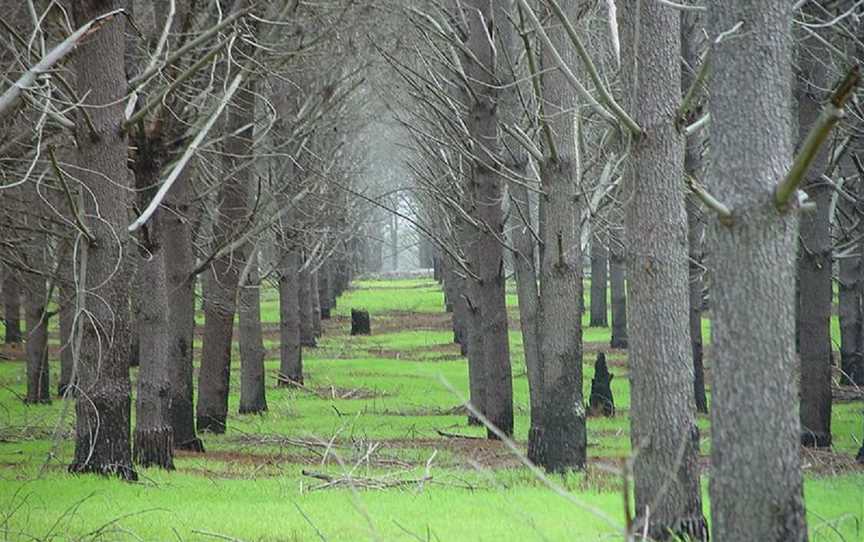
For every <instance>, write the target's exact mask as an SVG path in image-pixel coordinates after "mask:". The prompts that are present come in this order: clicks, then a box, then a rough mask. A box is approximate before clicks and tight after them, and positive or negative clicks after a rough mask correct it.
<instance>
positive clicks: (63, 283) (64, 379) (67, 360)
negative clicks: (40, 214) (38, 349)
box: [57, 240, 75, 397]
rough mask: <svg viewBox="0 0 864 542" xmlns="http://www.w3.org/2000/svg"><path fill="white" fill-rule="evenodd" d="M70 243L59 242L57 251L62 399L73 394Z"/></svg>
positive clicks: (73, 310) (73, 332)
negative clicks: (71, 387) (68, 391)
mask: <svg viewBox="0 0 864 542" xmlns="http://www.w3.org/2000/svg"><path fill="white" fill-rule="evenodd" d="M71 245H72V243H71V241H68V240H62V241H60V248H59V250H58V253H59V257H60V258H62V261H61V262H60V264H59V266H58V267H59V277H58V294H59V295H58V298H59V305H60V306H59V314H58V320H59V328H60V379H59V380H58V381H57V395H59V396H60V397H64V396H65V395H66V392H67V390H70V393H74V390H72V389H70V387H69V385H70V384H71V383H72V373H73V371H74V363H75V357H74V356H73V351H72V341H73V338H74V336H75V330H74V325H75V283H74V281H73V280H72V278H73V275H74V263H73V260H72V246H71Z"/></svg>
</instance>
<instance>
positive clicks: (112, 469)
mask: <svg viewBox="0 0 864 542" xmlns="http://www.w3.org/2000/svg"><path fill="white" fill-rule="evenodd" d="M69 473H70V474H98V475H100V476H108V477H117V478H120V479H121V480H125V481H127V482H137V481H138V473H137V472H135V469H134V468H132V465H117V464H115V463H111V464H107V465H100V464H96V463H94V462H87V463H72V464H71V465H69Z"/></svg>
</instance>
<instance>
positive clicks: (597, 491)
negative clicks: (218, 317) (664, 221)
mask: <svg viewBox="0 0 864 542" xmlns="http://www.w3.org/2000/svg"><path fill="white" fill-rule="evenodd" d="M355 287H356V288H355V289H354V290H352V291H350V292H348V293H347V294H346V295H344V296H343V297H342V298H340V300H339V303H338V307H337V309H336V310H335V311H334V319H333V320H332V321H330V322H328V323H326V326H325V335H324V337H323V338H322V340H321V341H320V345H319V348H317V349H315V350H308V351H307V352H306V355H305V363H306V374H307V383H306V388H305V389H291V390H289V389H284V388H275V387H274V386H273V383H274V378H273V376H274V375H275V371H276V369H277V367H278V360H277V359H276V358H277V356H278V342H277V340H278V326H277V323H278V301H277V298H276V295H275V292H272V291H266V292H265V294H264V306H263V314H262V316H263V319H264V321H265V322H266V323H267V324H266V325H267V332H266V340H267V347H268V349H269V352H268V361H267V369H268V371H269V375H270V376H269V378H268V397H267V398H268V403H269V406H270V410H269V412H268V413H267V414H265V415H262V416H258V415H253V416H240V415H237V414H236V412H237V402H238V397H237V394H236V392H235V393H233V394H232V395H231V398H230V409H231V413H232V414H231V416H230V418H229V421H228V426H229V430H228V433H227V434H225V435H219V436H215V435H204V441H205V445H206V447H207V453H206V454H203V455H194V454H185V453H184V454H181V455H180V456H179V457H178V458H177V459H176V466H177V471H176V472H171V473H165V472H162V471H159V470H156V469H147V470H142V471H141V472H140V475H141V481H140V482H139V483H136V484H128V483H122V482H119V481H115V480H107V479H100V478H94V477H75V476H70V475H68V474H66V472H65V466H66V465H67V464H68V462H69V460H70V457H71V453H72V445H71V441H70V440H69V437H70V435H71V430H72V421H73V416H72V414H73V413H72V411H71V409H70V407H71V406H70V405H64V404H63V403H62V402H61V401H55V402H54V403H53V404H51V405H49V406H31V407H26V406H24V405H23V404H21V401H20V396H21V395H22V394H23V392H24V365H23V364H22V363H21V362H20V361H17V360H14V361H4V362H0V537H2V538H3V539H10V540H33V539H38V540H52V539H53V540H97V539H99V540H137V539H145V540H168V539H173V540H220V539H223V540H224V539H229V540H250V541H251V540H271V541H277V540H280V541H288V540H334V541H335V540H346V541H353V540H388V541H389V540H406V541H409V540H442V541H443V540H448V541H449V540H490V541H491V540H496V541H498V540H610V539H612V540H614V539H620V537H616V536H615V533H616V532H618V531H617V529H620V526H621V524H622V523H623V509H622V508H623V507H622V505H621V493H620V489H619V488H620V485H621V481H620V476H619V475H618V474H616V470H617V468H618V466H619V465H620V463H621V461H622V460H623V459H624V458H626V457H627V456H628V454H629V453H630V444H629V434H628V420H627V414H628V409H629V389H628V379H627V378H626V352H624V351H614V350H611V351H610V350H609V349H608V340H609V336H608V329H588V330H586V333H585V340H586V357H585V362H586V365H585V373H586V374H585V377H586V378H585V382H586V395H587V389H588V384H589V383H590V378H591V376H592V373H593V367H592V366H591V363H592V362H593V359H594V352H597V351H599V350H603V351H606V352H607V353H608V355H609V360H610V365H611V370H612V372H613V373H614V374H615V376H616V378H615V379H614V380H613V391H614V393H615V399H616V406H617V408H618V415H617V416H616V417H615V418H612V419H605V418H604V419H596V418H592V419H590V420H589V423H588V435H589V436H588V440H589V449H588V450H589V454H590V465H589V468H588V469H587V471H586V472H584V473H576V474H571V475H568V476H566V477H553V478H552V482H553V483H555V484H557V485H558V486H559V490H558V491H555V490H552V489H550V488H549V487H547V486H546V485H544V483H543V482H541V481H540V480H538V479H537V477H536V476H534V475H533V474H532V473H531V472H530V471H529V470H528V469H527V468H525V467H523V466H521V464H520V463H519V460H518V459H517V458H516V457H515V456H514V454H513V453H511V452H510V450H508V448H507V447H506V446H505V445H504V444H502V443H498V442H488V441H485V440H482V439H472V438H453V435H465V436H473V437H479V436H481V435H482V434H483V431H482V430H480V429H477V428H473V427H468V426H467V425H466V423H465V416H464V414H463V413H462V412H461V410H460V409H459V408H458V405H459V404H460V398H459V395H460V394H461V395H464V394H466V393H467V378H466V366H465V361H464V359H463V358H461V357H460V356H459V352H458V349H457V348H456V347H455V346H454V345H452V344H451V339H452V334H451V333H450V331H449V330H448V324H449V318H448V316H447V315H445V314H443V313H442V295H441V292H440V290H439V288H438V287H437V285H436V284H435V283H434V282H432V281H430V280H400V281H366V282H359V283H356V284H355ZM508 299H509V300H510V302H511V303H510V304H511V305H515V296H510V297H509V298H508ZM351 307H355V308H356V307H364V308H367V309H369V310H370V312H371V313H372V318H373V322H372V325H373V335H372V336H370V337H350V336H348V334H347V328H348V325H349V324H348V321H347V318H346V315H347V314H348V313H349V312H350V308H351ZM516 318H517V311H516V310H515V307H511V326H512V327H511V329H512V330H513V331H511V346H512V352H513V373H514V398H515V403H516V412H517V418H516V435H515V436H516V441H517V445H518V446H519V447H524V441H525V439H526V434H527V430H528V390H527V381H526V378H525V367H524V362H523V359H522V345H521V337H520V335H519V333H518V332H517V331H516V330H518V323H517V319H516ZM706 327H707V323H706ZM55 340H56V339H55ZM5 352H6V353H7V354H9V355H11V356H12V357H13V358H14V357H16V356H18V355H20V352H16V351H9V350H6V351H5ZM199 352H200V350H199ZM709 356H710V353H709ZM709 361H710V360H709ZM52 371H54V372H55V373H56V371H57V367H56V363H52ZM134 376H135V375H134V373H133V378H134ZM52 377H54V378H56V374H52ZM238 381H239V366H238V363H236V362H235V364H234V367H233V368H232V383H233V384H234V386H233V388H234V389H235V390H237V388H238V384H239V382H238ZM53 382H56V380H54V379H52V385H53ZM709 382H710V371H709ZM860 410H861V403H848V402H847V403H838V404H837V405H836V406H835V411H834V422H833V423H834V436H835V447H834V450H833V453H828V452H820V453H812V452H804V463H805V469H806V470H805V473H806V485H805V491H806V494H807V505H808V512H809V515H810V526H811V532H812V537H811V539H813V540H848V541H853V540H864V471H862V470H861V469H859V468H857V467H856V466H855V465H854V463H853V462H852V461H851V456H852V455H854V452H855V450H856V448H857V446H858V442H857V441H856V440H855V439H856V437H858V438H860V427H861V423H860V422H861V418H860ZM699 426H700V428H701V429H702V435H703V437H702V452H703V454H705V453H707V452H708V450H709V448H710V439H709V438H708V434H709V424H708V419H707V418H705V417H700V419H699ZM442 433H443V435H442ZM703 462H704V463H706V465H707V459H706V460H704V461H703ZM303 471H306V472H307V473H308V474H313V475H315V476H318V477H317V478H316V477H312V476H308V475H304V473H303ZM705 478H706V480H707V473H706V477H705ZM349 481H350V482H351V483H349ZM705 487H706V489H707V481H706V483H705ZM706 493H707V491H706ZM706 499H707V495H706ZM706 510H707V507H706Z"/></svg>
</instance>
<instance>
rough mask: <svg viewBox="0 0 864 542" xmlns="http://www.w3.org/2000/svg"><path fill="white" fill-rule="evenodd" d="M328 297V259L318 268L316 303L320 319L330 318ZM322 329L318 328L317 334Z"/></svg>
mask: <svg viewBox="0 0 864 542" xmlns="http://www.w3.org/2000/svg"><path fill="white" fill-rule="evenodd" d="M330 298H331V293H330V260H327V261H325V262H324V264H323V265H322V266H321V267H319V268H318V303H319V304H320V305H321V320H329V319H330V309H331V306H330ZM319 327H320V326H319ZM322 331H323V330H320V329H319V335H320V334H321V332H322Z"/></svg>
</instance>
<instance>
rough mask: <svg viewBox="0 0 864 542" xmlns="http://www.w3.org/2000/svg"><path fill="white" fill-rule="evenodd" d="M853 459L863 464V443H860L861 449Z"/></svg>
mask: <svg viewBox="0 0 864 542" xmlns="http://www.w3.org/2000/svg"><path fill="white" fill-rule="evenodd" d="M855 461H857V462H858V463H861V464H862V465H864V444H861V449H860V450H858V455H856V456H855Z"/></svg>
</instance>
